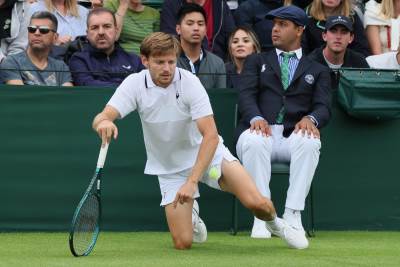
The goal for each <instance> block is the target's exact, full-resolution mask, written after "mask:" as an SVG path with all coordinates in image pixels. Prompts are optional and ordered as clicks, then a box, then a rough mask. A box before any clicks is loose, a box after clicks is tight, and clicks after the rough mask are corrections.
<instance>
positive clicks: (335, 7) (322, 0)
mask: <svg viewBox="0 0 400 267" xmlns="http://www.w3.org/2000/svg"><path fill="white" fill-rule="evenodd" d="M306 12H307V15H308V17H309V22H308V25H307V27H306V31H305V32H306V34H305V36H304V37H305V38H304V40H303V45H302V46H303V48H304V50H305V52H306V53H307V54H308V53H310V52H312V51H313V50H314V49H316V48H319V47H321V46H323V45H324V40H322V32H323V31H324V30H325V21H326V18H327V17H329V16H346V17H350V18H351V19H352V20H353V28H354V41H353V43H352V44H351V45H350V46H349V48H351V49H353V50H354V51H357V52H359V53H361V54H363V55H365V56H368V55H370V51H369V46H368V41H367V38H366V37H365V33H364V27H363V24H362V21H361V19H360V18H359V17H358V15H357V14H356V13H355V11H354V10H353V9H352V3H351V0H314V1H313V2H312V3H311V4H310V5H309V6H308V7H307V8H306Z"/></svg>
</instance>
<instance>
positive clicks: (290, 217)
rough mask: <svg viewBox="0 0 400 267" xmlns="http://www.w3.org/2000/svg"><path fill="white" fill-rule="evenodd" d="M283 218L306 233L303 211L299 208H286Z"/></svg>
mask: <svg viewBox="0 0 400 267" xmlns="http://www.w3.org/2000/svg"><path fill="white" fill-rule="evenodd" d="M282 219H284V220H285V221H286V222H287V223H288V224H289V225H290V226H292V227H293V228H295V229H297V230H299V231H303V233H304V235H305V234H306V232H305V231H304V227H303V224H302V222H301V212H300V211H299V210H290V209H288V208H286V209H285V213H284V214H283V216H282Z"/></svg>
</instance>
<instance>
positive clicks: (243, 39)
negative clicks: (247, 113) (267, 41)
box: [225, 26, 261, 88]
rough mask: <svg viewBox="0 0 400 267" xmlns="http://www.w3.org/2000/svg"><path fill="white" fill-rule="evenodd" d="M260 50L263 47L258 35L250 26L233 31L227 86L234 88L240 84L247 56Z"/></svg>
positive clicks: (230, 38)
mask: <svg viewBox="0 0 400 267" xmlns="http://www.w3.org/2000/svg"><path fill="white" fill-rule="evenodd" d="M260 52H261V48H260V44H259V42H258V40H257V37H256V35H255V33H254V32H253V31H252V30H251V29H250V28H249V27H247V26H240V27H238V28H237V29H236V30H235V31H234V32H232V34H231V36H230V37H229V55H230V58H231V61H230V62H228V63H226V64H225V69H226V87H227V88H234V87H235V85H237V84H238V82H239V79H240V73H241V72H242V70H243V64H244V61H245V59H246V57H247V56H248V55H251V54H253V53H260Z"/></svg>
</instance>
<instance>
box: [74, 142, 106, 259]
mask: <svg viewBox="0 0 400 267" xmlns="http://www.w3.org/2000/svg"><path fill="white" fill-rule="evenodd" d="M107 150H108V144H106V145H105V146H104V147H103V146H102V147H101V148H100V153H99V158H98V160H97V167H96V171H95V173H94V175H93V178H92V180H91V181H90V184H89V186H88V188H87V189H86V191H85V194H84V195H83V197H82V199H81V201H80V202H79V204H78V207H77V208H76V210H75V213H74V217H73V218H72V224H71V229H70V232H69V248H70V249H71V252H72V255H74V256H75V257H79V256H87V255H89V254H90V252H91V251H92V250H93V248H94V245H95V244H96V240H97V237H98V235H99V232H100V219H101V201H100V178H101V174H102V170H103V166H104V161H105V160H106V156H107Z"/></svg>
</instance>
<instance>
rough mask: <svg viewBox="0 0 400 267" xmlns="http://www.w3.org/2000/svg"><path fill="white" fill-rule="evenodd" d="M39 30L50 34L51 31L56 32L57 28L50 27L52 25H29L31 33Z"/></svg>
mask: <svg viewBox="0 0 400 267" xmlns="http://www.w3.org/2000/svg"><path fill="white" fill-rule="evenodd" d="M37 30H39V32H40V33H41V34H48V33H49V32H56V31H55V30H53V29H50V27H48V26H35V25H30V26H28V32H29V33H35V32H36V31H37Z"/></svg>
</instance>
